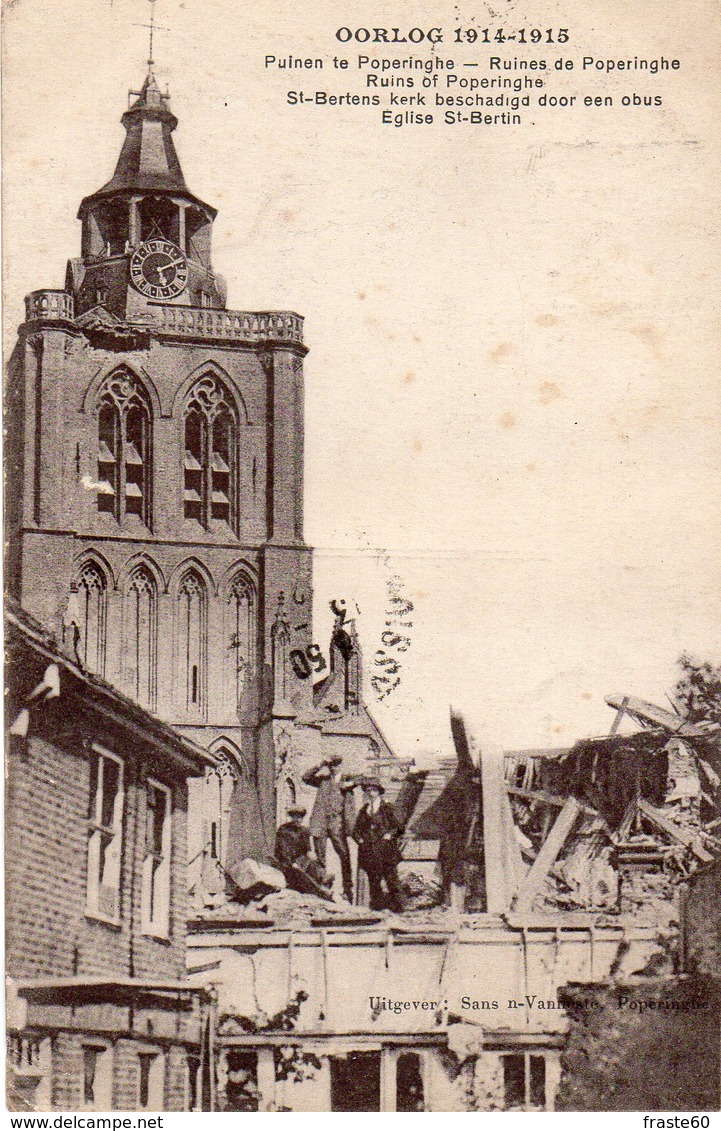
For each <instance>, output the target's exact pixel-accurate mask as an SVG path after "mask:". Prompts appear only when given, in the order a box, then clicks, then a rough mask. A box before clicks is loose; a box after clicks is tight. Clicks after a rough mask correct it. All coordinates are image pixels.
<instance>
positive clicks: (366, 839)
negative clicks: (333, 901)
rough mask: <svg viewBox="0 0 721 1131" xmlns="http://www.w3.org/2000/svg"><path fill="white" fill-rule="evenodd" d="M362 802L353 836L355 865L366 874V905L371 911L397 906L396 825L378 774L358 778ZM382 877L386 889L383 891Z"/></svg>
mask: <svg viewBox="0 0 721 1131" xmlns="http://www.w3.org/2000/svg"><path fill="white" fill-rule="evenodd" d="M359 784H360V785H362V787H363V796H364V798H365V802H364V804H363V805H362V806H361V810H360V812H359V814H358V819H357V820H356V823H355V829H354V830H353V839H354V840H355V841H356V843H357V844H358V866H359V868H362V869H363V871H364V872H365V873H366V875H367V876H368V887H369V888H370V905H371V908H372V909H373V910H374V911H382V910H383V909H384V908H385V907H386V906H390V909H391V911H400V910H401V894H400V885H399V882H398V861H399V860H400V859H401V852H400V847H399V843H398V841H399V836H400V831H401V830H400V826H399V824H398V821H397V819H396V815H395V813H394V812H393V807H392V806H391V805H389V804H388V802H387V801H384V800H383V794H384V793H385V790H384V788H383V785H382V784H381V782H380V781H379V779H378V778H375V777H366V778H361V780H360V782H359ZM383 881H385V885H386V888H387V891H388V896H387V901H386V898H385V897H384V893H383Z"/></svg>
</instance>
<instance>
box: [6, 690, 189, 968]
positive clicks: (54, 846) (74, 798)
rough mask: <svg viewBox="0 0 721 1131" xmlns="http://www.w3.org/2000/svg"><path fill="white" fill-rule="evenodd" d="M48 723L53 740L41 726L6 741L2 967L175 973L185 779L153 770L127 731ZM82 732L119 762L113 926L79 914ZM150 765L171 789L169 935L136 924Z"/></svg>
mask: <svg viewBox="0 0 721 1131" xmlns="http://www.w3.org/2000/svg"><path fill="white" fill-rule="evenodd" d="M58 702H60V701H58ZM66 710H67V707H66ZM47 722H48V724H51V722H52V720H51V719H48V720H47ZM55 722H56V734H55V736H54V737H53V738H52V740H51V738H50V736H49V735H48V734H43V733H41V734H36V735H34V736H31V737H30V738H29V740H27V741H26V740H23V739H15V740H13V741H14V743H15V745H14V747H13V749H12V751H11V757H10V767H9V769H10V781H9V804H8V816H7V843H8V852H7V872H6V875H7V907H8V933H7V954H8V972H9V974H10V975H11V976H13V977H15V978H18V977H33V976H39V975H56V976H69V975H74V974H78V975H88V976H91V975H99V974H116V975H124V976H127V975H133V976H135V977H141V978H143V977H145V978H172V979H175V978H179V977H182V975H183V972H184V933H185V903H186V893H185V859H186V819H187V786H186V783H185V781H184V780H183V779H178V778H175V779H173V778H172V777H170V776H169V775H168V773H167V772H165V773H164V772H163V771H162V770H161V769H159V767H158V764H157V758H156V759H155V760H154V761H153V762H152V763H151V762H150V760H149V757H148V756H147V755H146V757H145V758H144V757H143V751H142V750H140V751H138V750H137V747H136V749H135V750H133V751H131V750H128V749H127V740H125V741H123V739H122V738H121V736H120V735H118V734H112V733H108V732H107V730H106V731H105V732H104V733H102V734H98V733H97V732H95V731H90V732H88V730H85V729H83V731H82V732H80V731H79V730H78V729H77V728H75V727H74V728H72V729H70V730H68V728H67V726H65V727H63V726H62V725H61V724H60V722H59V720H55ZM90 737H92V738H98V739H99V740H101V741H102V743H103V745H105V746H107V747H108V748H109V749H111V750H113V751H114V752H115V753H117V754H118V755H119V756H120V757H122V758H123V760H124V764H125V771H124V772H125V819H124V836H123V860H122V871H121V902H120V914H121V925H120V926H119V927H117V926H112V925H110V924H106V923H104V922H100V921H97V920H93V919H92V918H90V917H88V916H87V915H86V914H85V906H86V874H87V835H88V824H87V814H88V802H89V791H90V762H89V752H88V750H87V742H85V741H84V739H87V738H90ZM124 747H125V748H124ZM148 771H149V772H151V773H152V774H153V776H154V777H156V778H158V779H159V780H161V781H164V782H165V783H166V784H168V785H169V786H170V787H171V788H172V791H173V823H172V828H173V841H172V852H171V916H170V939H169V941H160V940H157V939H154V938H150V937H146V936H144V935H143V934H142V927H141V900H142V882H141V881H142V866H143V859H144V855H145V816H146V793H145V775H146V773H147V772H148Z"/></svg>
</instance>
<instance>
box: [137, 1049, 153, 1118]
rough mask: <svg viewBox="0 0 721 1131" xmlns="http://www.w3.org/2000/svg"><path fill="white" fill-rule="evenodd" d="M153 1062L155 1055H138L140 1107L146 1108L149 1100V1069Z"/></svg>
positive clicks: (142, 1053)
mask: <svg viewBox="0 0 721 1131" xmlns="http://www.w3.org/2000/svg"><path fill="white" fill-rule="evenodd" d="M154 1060H155V1053H144V1052H141V1053H138V1061H139V1062H140V1064H139V1085H138V1101H139V1106H140V1107H147V1106H148V1102H149V1100H150V1069H151V1068H152V1065H153V1061H154Z"/></svg>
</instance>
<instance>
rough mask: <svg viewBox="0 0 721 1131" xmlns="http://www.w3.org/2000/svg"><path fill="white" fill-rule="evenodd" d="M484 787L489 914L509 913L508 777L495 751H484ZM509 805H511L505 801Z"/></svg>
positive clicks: (484, 854)
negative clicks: (506, 795)
mask: <svg viewBox="0 0 721 1131" xmlns="http://www.w3.org/2000/svg"><path fill="white" fill-rule="evenodd" d="M480 762H481V766H480V769H481V780H482V786H483V812H482V814H479V816H481V815H482V818H483V856H484V860H485V872H486V911H490V912H499V913H500V912H502V911H507V910H508V908H509V906H510V902H511V895H512V893H513V888H512V877H510V876H509V875H508V866H507V860H506V853H505V851H504V850H505V838H506V835H507V834H506V831H505V830H504V821H505V819H506V817H507V816H508V819H510V814H509V815H507V814H506V813H505V810H504V809H503V805H502V802H503V801H504V800H505V799H504V796H503V794H504V788H505V784H506V782H505V777H504V773H503V758H502V756H500V755H498V754H497V753H496V752H495V751H484V752H483V753H482V754H481V757H480ZM506 805H508V801H506Z"/></svg>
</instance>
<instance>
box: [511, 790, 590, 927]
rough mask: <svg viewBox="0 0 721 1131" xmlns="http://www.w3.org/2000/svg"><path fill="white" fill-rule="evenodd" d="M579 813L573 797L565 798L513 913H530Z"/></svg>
mask: <svg viewBox="0 0 721 1131" xmlns="http://www.w3.org/2000/svg"><path fill="white" fill-rule="evenodd" d="M580 812H581V806H580V805H579V803H578V801H576V798H575V797H567V798H566V800H565V801H564V803H563V808H562V809H561V812H560V813H559V814H558V816H557V817H556V820H555V822H554V825H553V828H552V829H551V831H550V833H549V834H548V836H547V837H546V839H545V841H544V842H543V844H542V845H541V847H540V849H539V852H538V856H537V857H536V859H535V860H534V861H533V864H532V865H531V867H530V869H529V871H528V874H527V875H526V877H525V879H524V881H523V883H522V884H521V886H520V888H519V889H518V895H517V896H516V899H515V902H514V904H513V910H514V911H530V910H531V907H532V906H533V900H534V898H535V896H536V893H537V892H538V890H539V889H540V887H541V885H542V883H543V881H544V880H545V878H546V876H547V875H548V873H549V872H550V870H551V868H552V867H553V865H554V864H555V862H556V860H557V859H558V855H559V853H560V851H561V849H562V848H563V846H564V844H565V843H566V841H567V840H568V837H569V835H570V833H571V830H572V829H573V826H574V825H575V823H576V819H577V817H578V815H579V813H580Z"/></svg>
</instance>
